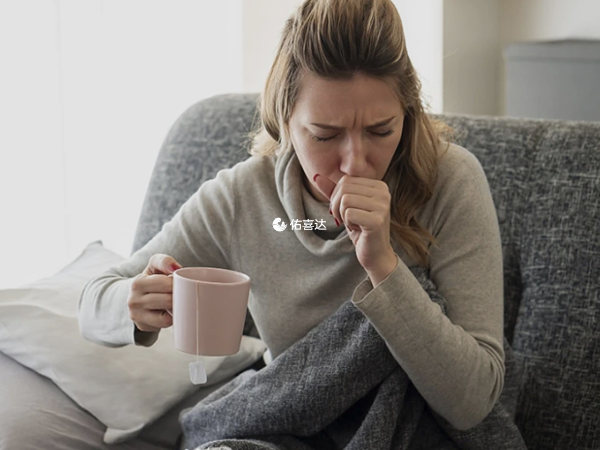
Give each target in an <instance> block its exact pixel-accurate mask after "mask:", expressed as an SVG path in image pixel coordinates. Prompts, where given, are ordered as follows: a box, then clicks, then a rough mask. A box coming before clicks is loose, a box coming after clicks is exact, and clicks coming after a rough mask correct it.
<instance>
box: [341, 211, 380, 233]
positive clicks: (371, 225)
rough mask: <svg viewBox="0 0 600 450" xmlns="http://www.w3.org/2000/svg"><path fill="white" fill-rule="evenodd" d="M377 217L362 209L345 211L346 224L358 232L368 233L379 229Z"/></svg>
mask: <svg viewBox="0 0 600 450" xmlns="http://www.w3.org/2000/svg"><path fill="white" fill-rule="evenodd" d="M379 217H380V216H379V215H378V214H373V213H372V212H369V211H365V210H362V209H357V208H348V209H347V210H346V219H347V222H346V223H347V224H352V226H353V227H354V228H355V229H357V230H360V231H366V232H370V231H377V230H379V229H381V220H380V218H379ZM388 234H389V232H388Z"/></svg>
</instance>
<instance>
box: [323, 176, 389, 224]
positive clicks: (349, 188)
mask: <svg viewBox="0 0 600 450" xmlns="http://www.w3.org/2000/svg"><path fill="white" fill-rule="evenodd" d="M338 186H340V187H339V189H338V190H337V191H336V193H335V194H334V195H333V197H332V198H331V203H330V208H331V213H332V215H333V217H335V218H336V220H338V221H339V222H340V223H344V222H345V220H344V212H343V210H342V209H343V208H342V203H343V202H344V198H345V197H346V196H347V195H352V196H354V197H352V198H356V197H363V198H364V199H366V201H367V202H371V203H373V202H374V201H375V199H376V196H377V194H378V191H377V189H376V188H373V187H370V186H365V185H356V184H345V185H343V186H342V185H338ZM350 199H351V198H350V197H349V199H348V200H350ZM348 200H346V203H344V204H345V205H346V207H348V206H351V205H352V204H354V203H352V204H348ZM356 205H357V207H361V205H365V203H364V201H360V202H359V203H356ZM369 210H372V208H371V209H369Z"/></svg>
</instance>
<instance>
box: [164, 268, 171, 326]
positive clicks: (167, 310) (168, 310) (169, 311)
mask: <svg viewBox="0 0 600 450" xmlns="http://www.w3.org/2000/svg"><path fill="white" fill-rule="evenodd" d="M167 276H168V277H172V276H173V274H172V273H170V274H169V275H167ZM165 311H166V312H168V313H169V314H170V315H171V317H173V310H171V309H165Z"/></svg>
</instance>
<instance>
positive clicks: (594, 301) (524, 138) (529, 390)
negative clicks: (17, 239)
mask: <svg viewBox="0 0 600 450" xmlns="http://www.w3.org/2000/svg"><path fill="white" fill-rule="evenodd" d="M257 99H258V95H257V94H254V93H252V94H226V95H218V96H215V97H211V98H208V99H204V100H202V101H200V102H197V103H196V104H193V105H192V106H190V107H189V108H188V109H187V110H186V111H185V112H183V114H182V115H181V116H180V117H179V118H178V119H177V121H176V122H175V123H174V125H173V126H172V128H171V129H170V131H169V133H168V135H167V137H166V138H165V141H164V143H163V145H162V148H161V150H160V152H159V154H158V157H157V160H156V164H155V167H154V170H153V173H152V176H151V180H150V183H149V186H148V189H147V192H146V196H145V199H144V202H143V207H142V211H141V215H140V220H139V223H138V226H137V229H136V233H135V238H134V242H133V246H132V252H133V251H135V250H137V249H139V248H141V247H142V246H143V245H144V244H145V243H146V242H148V241H149V240H150V239H151V238H152V236H154V235H155V234H156V233H157V232H158V231H159V230H160V229H161V227H162V225H163V224H164V223H165V222H166V221H168V220H169V219H170V218H171V217H172V216H173V215H174V214H175V212H176V211H177V210H178V208H179V207H180V206H181V204H183V203H184V202H185V200H187V198H189V197H190V196H191V195H192V194H193V193H194V192H195V190H196V189H197V188H198V187H199V185H200V184H202V182H204V181H205V180H208V179H211V178H213V177H214V176H215V175H216V173H217V171H218V170H220V169H221V168H224V167H230V166H232V165H234V164H235V163H237V162H239V161H242V160H244V159H246V158H248V157H249V154H248V153H247V151H246V149H247V146H248V144H249V142H248V141H247V139H246V138H247V135H246V133H247V132H248V131H249V130H251V129H252V128H253V127H254V126H255V125H256V123H257V120H258V117H257V115H256V105H257ZM436 118H439V119H442V120H444V121H445V122H446V123H448V124H449V125H451V126H452V127H454V129H455V130H456V132H457V133H456V140H457V143H459V144H460V145H462V146H464V147H465V148H467V149H468V150H469V151H471V152H472V153H473V154H474V155H475V156H476V157H477V158H478V159H479V161H480V162H481V164H482V166H483V168H484V170H485V172H486V175H487V178H488V181H489V185H490V188H491V191H492V196H493V199H494V203H495V205H496V209H497V215H498V221H499V225H500V230H501V236H502V247H503V257H504V276H505V284H504V288H505V315H504V319H505V321H504V330H505V335H506V337H507V339H508V341H509V342H510V343H511V345H512V347H513V349H514V351H515V354H516V356H517V358H518V361H519V364H520V366H521V369H522V372H523V378H524V384H523V388H522V391H521V393H520V396H519V400H518V407H517V414H516V417H515V420H516V423H517V425H518V427H519V428H520V430H521V432H522V435H523V437H524V439H525V441H526V443H527V445H528V448H530V449H532V450H535V449H544V450H547V449H581V450H592V449H600V376H599V374H600V238H599V234H598V232H599V229H600V123H594V122H568V121H551V120H534V119H518V118H506V117H483V116H464V115H463V116H461V115H441V116H436ZM244 334H247V335H249V336H254V337H258V333H257V330H256V328H255V326H254V324H253V322H252V318H251V317H250V316H249V315H248V316H247V317H246V324H245V327H244ZM1 356H2V355H0V357H1ZM263 364H264V363H263ZM9 365H10V368H9V369H10V370H9V369H7V367H8V366H9ZM255 366H256V367H257V368H260V367H261V366H262V365H261V364H258V365H256V364H255ZM7 372H14V373H16V372H18V376H17V375H15V376H13V378H11V379H7V377H8V375H6V373H7ZM37 378H40V379H37ZM2 383H4V384H5V388H6V389H10V386H8V385H6V383H13V384H14V386H15V388H17V385H18V384H19V385H20V386H21V387H20V388H21V389H23V390H27V387H26V385H23V384H22V383H32V385H33V384H34V383H35V385H36V389H37V390H38V392H39V395H38V396H37V398H38V399H39V398H43V397H44V394H43V392H45V391H44V389H46V390H47V391H48V392H49V393H51V395H52V396H55V397H57V398H58V397H60V395H61V393H60V391H59V390H57V389H56V387H55V386H51V383H48V382H47V380H41V377H39V376H38V375H37V374H35V373H34V372H31V371H28V370H25V369H23V368H19V367H17V365H16V363H14V362H12V361H10V360H9V358H0V384H2ZM44 383H45V384H47V386H46V385H45V384H44ZM42 384H44V386H42ZM6 386H8V387H6ZM50 391H52V392H50ZM48 395H50V394H48ZM39 401H40V402H43V400H39ZM60 401H61V402H63V403H64V404H65V405H67V403H68V407H69V408H70V409H76V405H75V406H73V405H72V404H70V403H69V401H68V399H64V398H63V399H60ZM193 402H194V399H193V398H192V399H186V400H185V401H184V402H182V403H181V404H179V405H176V406H175V407H174V408H173V409H172V410H171V411H170V412H169V413H168V414H167V416H169V417H165V418H163V419H162V421H161V420H159V421H157V423H156V424H153V425H151V426H150V427H149V429H148V430H144V433H146V434H144V433H142V436H141V439H144V436H146V435H150V436H160V434H161V432H164V430H165V428H162V427H164V426H165V423H167V422H169V421H170V422H169V423H171V425H172V423H173V421H174V420H175V418H176V415H177V411H179V410H181V409H182V408H184V407H185V406H187V405H190V404H193ZM1 403H2V402H1V401H0V404H1ZM0 408H2V407H1V406H0ZM77 413H78V414H81V413H80V412H77ZM21 414H24V413H21ZM66 415H67V413H65V417H66ZM0 417H1V416H0ZM65 420H67V418H65ZM86 420H87V421H88V423H89V425H88V426H89V429H90V430H92V429H94V430H95V429H96V428H97V429H100V428H101V427H99V424H93V420H94V419H93V418H92V417H87V418H86ZM23 423H25V420H23ZM23 429H25V428H23ZM1 432H2V428H1V425H0V433H1ZM90 432H91V431H90ZM94 433H96V431H94ZM50 435H51V432H49V436H50ZM170 439H172V437H171V438H170ZM51 442H52V439H49V442H48V444H50V443H51ZM136 442H138V440H137V439H136V440H135V441H131V442H130V443H129V444H128V445H127V446H122V447H121V446H115V447H113V448H128V449H134V448H136ZM46 448H52V447H50V446H47V447H46ZM74 448H110V446H107V447H103V446H100V445H98V446H91V445H89V446H85V447H76V446H75V447H74ZM139 448H149V447H143V446H140V447H139ZM152 448H154V447H152ZM156 448H159V447H156ZM162 448H168V447H167V446H163V447H162Z"/></svg>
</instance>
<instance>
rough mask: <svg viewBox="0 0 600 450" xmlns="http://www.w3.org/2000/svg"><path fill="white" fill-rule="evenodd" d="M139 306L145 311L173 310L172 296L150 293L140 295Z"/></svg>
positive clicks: (169, 294)
mask: <svg viewBox="0 0 600 450" xmlns="http://www.w3.org/2000/svg"><path fill="white" fill-rule="evenodd" d="M140 306H141V307H142V308H143V309H147V310H156V309H171V308H173V294H171V293H168V294H163V293H150V294H144V295H142V297H141V299H140Z"/></svg>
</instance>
